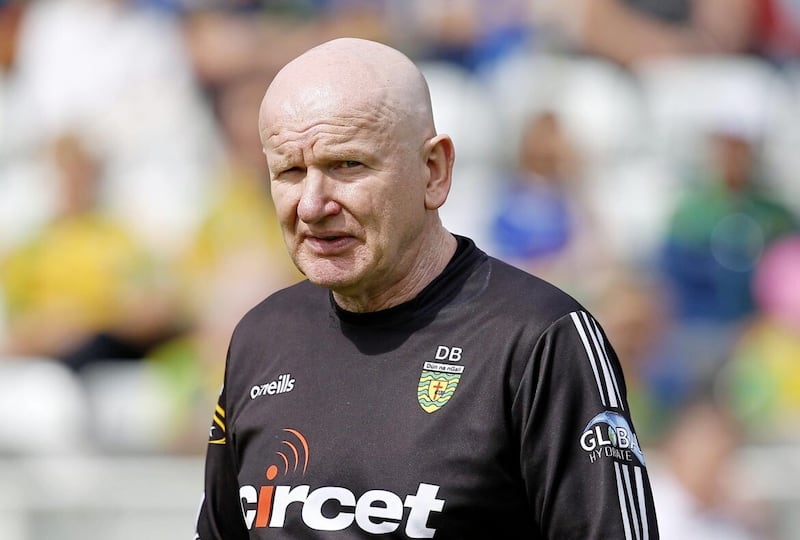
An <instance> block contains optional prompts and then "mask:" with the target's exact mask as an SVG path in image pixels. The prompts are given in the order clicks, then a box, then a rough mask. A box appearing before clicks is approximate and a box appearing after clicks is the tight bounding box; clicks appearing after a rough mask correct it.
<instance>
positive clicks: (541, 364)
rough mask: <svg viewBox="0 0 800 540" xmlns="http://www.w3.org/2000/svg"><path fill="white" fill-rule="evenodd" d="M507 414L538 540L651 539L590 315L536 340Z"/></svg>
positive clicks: (603, 343) (640, 474) (613, 382)
mask: <svg viewBox="0 0 800 540" xmlns="http://www.w3.org/2000/svg"><path fill="white" fill-rule="evenodd" d="M512 414H513V418H514V422H515V425H517V426H518V428H519V430H520V431H519V437H520V451H521V459H520V463H521V468H522V474H523V479H524V482H525V488H526V491H527V496H528V500H529V503H530V505H531V509H532V512H533V517H534V520H535V521H536V523H537V525H538V528H539V529H540V531H541V533H542V536H543V537H544V538H552V539H555V538H582V539H587V540H588V539H601V538H602V539H608V538H619V539H625V540H634V539H635V540H654V539H658V538H659V533H658V527H657V523H656V516H655V509H654V504H653V494H652V490H651V486H650V480H649V477H648V473H647V468H646V464H645V458H644V454H643V452H642V450H641V448H640V447H639V443H638V440H637V438H636V434H635V431H634V428H633V423H632V421H631V415H630V411H629V408H628V403H627V397H626V387H625V381H624V378H623V373H622V369H621V366H620V364H619V360H618V358H617V356H616V354H615V352H614V350H613V348H612V347H611V345H610V344H609V343H608V340H607V338H606V336H605V334H604V333H603V331H602V329H601V328H600V326H599V325H598V323H597V322H596V321H595V320H594V319H593V318H592V317H591V315H589V314H588V313H586V312H584V311H576V312H573V313H570V314H569V315H567V316H564V317H562V318H561V319H559V320H558V321H556V322H555V323H554V324H552V325H551V326H550V327H549V328H548V329H547V330H546V331H545V332H544V333H543V334H542V335H541V336H540V338H539V339H538V340H537V342H536V344H535V345H534V346H533V349H532V356H531V358H530V361H529V364H528V366H527V368H526V370H525V373H524V376H523V379H522V381H521V384H520V387H519V389H518V391H517V394H516V396H515V398H514V405H513V409H512Z"/></svg>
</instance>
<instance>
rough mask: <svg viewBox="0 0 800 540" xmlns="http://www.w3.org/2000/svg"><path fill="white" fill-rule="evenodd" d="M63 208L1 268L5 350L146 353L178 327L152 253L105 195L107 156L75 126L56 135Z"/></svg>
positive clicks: (77, 360)
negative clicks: (88, 143) (107, 205)
mask: <svg viewBox="0 0 800 540" xmlns="http://www.w3.org/2000/svg"><path fill="white" fill-rule="evenodd" d="M52 153H53V156H54V161H55V163H56V167H57V169H56V172H55V174H56V177H57V181H58V184H57V185H58V190H59V197H60V198H59V201H60V206H59V209H58V213H57V216H56V217H55V218H54V219H53V220H52V222H50V223H48V224H46V225H45V226H44V227H43V228H42V229H41V230H38V231H35V232H34V233H33V234H32V236H31V238H29V239H28V241H27V243H25V244H23V245H21V246H19V247H18V248H17V249H15V250H13V251H12V252H11V253H9V254H8V255H7V256H6V257H5V258H4V260H2V265H1V266H0V269H1V270H2V272H0V278H1V279H2V287H3V289H4V291H5V296H6V303H7V306H6V307H7V317H8V326H9V331H8V334H9V335H8V341H9V343H8V347H9V351H7V352H8V353H11V354H16V355H22V356H47V357H54V358H59V359H62V360H64V361H65V362H67V363H68V364H70V365H71V366H72V367H75V368H76V369H77V368H80V367H82V366H83V365H85V364H86V363H87V362H90V361H93V360H98V359H107V358H119V357H133V358H139V357H140V356H141V355H142V354H143V352H144V351H145V350H146V349H147V348H148V347H149V346H150V345H152V344H153V343H154V342H156V341H158V340H159V339H161V338H162V337H163V334H164V333H168V332H170V331H171V329H172V327H171V325H170V324H169V323H170V321H171V317H170V312H171V303H170V300H169V298H170V297H169V295H168V294H164V289H163V288H162V283H160V281H161V279H162V277H161V275H160V274H159V273H158V267H157V265H156V260H155V258H154V257H153V256H152V255H151V254H150V253H149V252H148V251H147V250H146V249H145V248H144V247H143V246H142V245H141V244H139V243H138V242H137V240H136V238H135V236H134V235H133V234H131V232H130V231H129V230H128V229H127V228H126V227H125V225H124V224H122V223H121V222H120V221H119V220H117V219H116V218H115V217H114V216H112V215H110V214H108V213H107V212H105V211H104V209H103V207H102V203H101V202H100V201H99V196H100V193H101V185H100V184H101V181H102V179H103V169H102V161H101V160H100V159H99V158H98V157H96V156H95V155H93V153H92V152H91V151H90V149H89V148H88V147H87V146H86V144H85V142H84V141H83V140H82V139H81V138H80V137H79V136H77V135H75V134H65V135H63V136H62V137H59V138H58V139H57V140H56V141H55V142H54V143H53V145H52Z"/></svg>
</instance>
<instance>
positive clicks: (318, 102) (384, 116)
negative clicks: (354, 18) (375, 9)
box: [259, 38, 436, 142]
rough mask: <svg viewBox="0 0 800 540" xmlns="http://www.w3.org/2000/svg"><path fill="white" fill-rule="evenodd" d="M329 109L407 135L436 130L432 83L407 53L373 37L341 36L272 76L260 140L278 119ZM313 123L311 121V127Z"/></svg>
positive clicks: (303, 118) (301, 118) (262, 113)
mask: <svg viewBox="0 0 800 540" xmlns="http://www.w3.org/2000/svg"><path fill="white" fill-rule="evenodd" d="M324 108H328V109H331V110H335V111H336V112H337V113H342V112H345V113H346V112H347V111H352V112H353V114H355V115H357V116H359V117H363V115H364V114H365V113H368V114H370V115H374V117H375V118H374V119H375V121H376V122H383V123H387V124H391V125H394V127H396V128H397V129H400V130H402V132H403V134H404V135H408V136H411V135H412V134H416V135H417V137H422V138H429V137H432V136H433V135H435V133H436V131H435V128H434V123H433V113H432V111H431V99H430V93H429V90H428V85H427V83H426V82H425V79H424V77H423V76H422V73H421V72H420V71H419V69H418V68H417V66H416V65H414V63H413V62H412V61H411V60H410V59H409V58H408V57H407V56H405V55H404V54H403V53H401V52H400V51H398V50H396V49H393V48H391V47H389V46H387V45H383V44H381V43H378V42H375V41H369V40H365V39H357V38H339V39H334V40H332V41H328V42H326V43H323V44H321V45H318V46H317V47H314V48H312V49H310V50H308V51H307V52H305V53H303V54H302V55H300V56H299V57H297V58H295V59H294V60H292V61H291V62H289V63H288V64H287V65H286V66H284V68H283V69H282V70H281V71H280V72H278V74H277V75H276V76H275V78H274V79H273V81H272V83H271V84H270V86H269V88H268V89H267V93H266V95H265V96H264V100H263V102H262V104H261V111H260V114H259V132H260V133H261V138H262V142H265V139H267V138H269V137H270V136H271V135H273V134H274V133H273V132H272V129H271V126H273V125H274V124H275V122H276V120H277V119H278V118H285V117H286V116H290V117H293V118H295V119H296V120H298V121H300V122H301V123H302V122H303V121H310V120H311V119H312V118H315V117H316V118H318V117H319V114H320V112H321V111H322V110H323V109H324ZM308 127H310V126H308Z"/></svg>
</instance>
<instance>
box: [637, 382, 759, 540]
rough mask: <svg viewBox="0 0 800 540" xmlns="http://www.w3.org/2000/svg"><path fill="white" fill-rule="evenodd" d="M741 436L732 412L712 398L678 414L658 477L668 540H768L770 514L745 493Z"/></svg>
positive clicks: (655, 483) (659, 501)
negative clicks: (740, 460) (739, 452)
mask: <svg viewBox="0 0 800 540" xmlns="http://www.w3.org/2000/svg"><path fill="white" fill-rule="evenodd" d="M740 437H741V434H740V432H739V431H738V427H737V425H736V423H735V421H734V420H733V419H732V417H731V415H730V412H729V411H727V410H726V409H725V408H724V407H720V406H719V405H717V404H715V403H714V402H713V401H712V400H711V399H709V398H699V399H697V400H693V401H689V402H687V403H686V404H685V406H684V407H683V408H682V409H681V410H680V411H679V412H678V413H677V414H676V416H675V419H674V421H673V423H672V425H671V427H670V429H669V430H668V432H667V434H666V437H665V439H664V441H663V443H662V457H663V462H662V466H661V467H660V468H659V471H658V472H657V473H655V474H654V478H653V489H654V492H655V493H656V494H657V497H656V511H657V512H658V518H659V525H660V527H661V534H662V537H663V538H687V539H688V538H697V539H700V538H702V539H703V540H761V539H764V538H768V536H766V535H767V533H768V532H769V531H768V530H767V527H766V525H765V524H766V523H767V522H766V520H765V518H766V517H767V515H766V512H765V509H764V508H761V507H760V506H758V505H756V504H754V503H752V502H750V501H747V500H746V499H745V497H744V496H743V491H742V489H740V486H746V485H747V484H746V480H745V478H744V474H743V471H742V470H741V469H739V468H738V465H737V461H736V459H737V450H738V449H739V448H740V445H741V438H740Z"/></svg>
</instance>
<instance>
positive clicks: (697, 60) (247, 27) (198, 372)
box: [0, 0, 800, 539]
mask: <svg viewBox="0 0 800 540" xmlns="http://www.w3.org/2000/svg"><path fill="white" fill-rule="evenodd" d="M344 35H348V36H357V37H365V38H369V39H375V40H379V41H383V42H386V43H389V44H391V45H393V46H395V47H397V48H399V49H400V50H402V51H404V52H405V53H407V54H408V55H409V56H410V57H411V58H413V59H414V60H415V61H417V62H418V63H419V64H420V66H421V67H422V69H423V72H424V73H425V74H426V76H427V78H428V80H429V83H430V86H431V94H432V98H433V101H434V109H435V115H436V122H437V127H438V129H439V130H440V131H442V132H446V133H449V134H450V135H451V136H453V138H454V141H455V145H456V152H457V159H456V171H455V179H454V187H453V191H452V194H451V197H450V200H449V201H448V203H447V204H446V205H445V208H444V212H443V219H444V220H445V223H446V225H448V227H449V228H450V229H451V230H452V231H453V232H456V233H460V234H465V235H469V236H472V237H473V238H475V239H476V240H477V241H478V243H479V245H481V246H482V247H483V248H484V249H485V250H486V251H488V252H490V253H491V254H493V255H496V256H498V257H500V258H502V259H504V260H507V261H509V262H511V263H513V264H515V265H517V266H520V267H521V268H524V269H526V270H528V271H530V272H532V273H535V274H538V275H541V276H542V277H545V278H546V279H549V280H550V281H552V282H554V283H556V284H557V285H559V286H561V287H562V288H564V289H565V290H567V291H568V292H570V293H571V294H573V295H574V296H576V297H577V298H578V299H579V300H580V301H582V302H583V303H584V304H585V305H586V306H587V307H588V308H589V309H591V310H592V311H593V312H594V313H595V314H596V315H597V317H598V319H599V320H600V321H601V322H602V323H603V325H604V327H605V329H606V331H607V332H608V334H609V338H610V340H611V341H612V343H614V345H615V347H616V349H617V351H618V353H619V355H620V359H621V361H622V363H623V366H624V369H625V370H626V377H627V384H628V392H629V396H630V401H631V407H632V410H633V416H634V420H635V421H636V423H637V428H638V431H639V432H640V438H641V439H642V441H643V443H644V444H645V445H646V446H651V447H654V448H658V449H660V454H659V455H663V459H664V464H665V468H664V469H665V470H666V471H669V472H670V476H669V478H665V479H663V480H659V482H661V483H660V484H657V485H656V499H657V503H658V502H659V499H660V500H661V501H663V502H662V503H661V504H662V505H663V506H664V512H665V513H667V512H672V513H673V514H674V515H675V516H676V517H675V518H674V519H670V520H668V522H666V526H668V527H671V529H669V530H670V531H671V533H670V536H669V537H673V536H674V537H676V538H695V537H696V538H706V539H707V538H716V537H719V538H723V537H724V538H728V539H730V538H766V537H768V534H769V531H768V529H769V526H768V522H769V520H768V519H764V517H763V515H762V514H761V513H760V512H762V509H758V508H752V507H749V508H747V509H744V510H743V509H742V507H741V504H742V501H735V500H729V499H730V495H731V494H732V493H736V490H735V489H732V488H731V486H730V483H731V482H735V481H736V479H735V478H734V475H731V474H730V472H729V471H728V470H727V469H726V467H727V466H728V461H729V460H731V459H733V456H734V455H735V450H736V448H737V447H739V446H740V445H744V444H783V443H798V435H797V433H798V432H799V431H800V430H799V429H798V428H800V179H798V178H797V177H798V175H800V172H798V171H800V152H798V149H800V122H797V121H796V119H797V118H800V4H798V2H796V1H793V0H568V1H567V0H564V1H558V0H497V1H491V2H484V1H482V0H436V1H428V0H261V1H258V0H38V1H34V0H30V1H23V0H0V353H1V354H2V359H0V393H2V394H3V396H5V398H4V399H5V400H6V401H3V403H10V400H12V399H13V400H14V402H13V403H12V404H11V406H12V407H13V408H14V409H19V408H20V407H22V406H21V405H20V403H28V402H29V401H30V399H31V396H30V392H34V393H35V395H36V399H37V400H40V399H41V398H42V395H44V394H47V395H51V396H55V398H54V399H56V398H58V396H59V394H58V391H57V388H61V387H63V386H64V384H66V383H65V382H64V381H65V380H66V379H65V378H64V374H63V373H57V372H55V371H53V369H52V368H53V367H55V366H56V365H57V366H58V367H59V369H62V368H63V369H65V370H67V371H68V372H69V374H70V375H69V380H77V381H78V383H79V391H80V393H81V396H82V397H81V399H82V400H84V401H85V404H86V408H85V409H81V411H83V413H85V414H81V415H78V416H82V417H83V419H82V421H83V422H84V424H81V425H80V426H81V429H76V428H75V427H74V425H71V426H70V425H67V426H66V427H65V422H64V421H63V420H64V418H66V417H67V414H68V412H69V411H68V409H69V408H68V407H67V406H66V405H63V404H61V405H59V406H58V407H57V408H58V409H59V410H58V411H57V413H52V414H51V416H49V417H47V413H44V412H41V415H42V418H45V417H47V418H51V419H53V420H54V421H53V422H52V423H53V424H58V425H60V427H61V429H62V432H59V433H58V435H57V437H56V438H57V440H58V444H61V445H66V444H68V442H69V441H76V442H75V444H76V445H77V444H81V445H85V444H86V441H87V440H90V441H91V440H94V441H95V442H96V443H98V444H99V445H100V447H103V445H105V448H106V449H108V448H110V449H112V450H113V449H117V450H124V449H126V448H127V449H130V448H139V449H145V450H150V451H153V450H155V451H166V452H176V453H188V454H200V453H202V452H203V451H204V437H203V433H204V431H205V429H206V426H207V424H208V419H209V418H210V416H209V414H210V411H211V410H212V409H213V403H214V400H215V398H216V394H217V392H218V390H219V388H218V386H219V384H220V381H221V378H222V373H221V372H222V369H223V367H224V361H225V354H226V347H227V340H228V338H229V337H230V333H231V331H232V329H233V326H234V325H235V323H236V322H237V321H238V319H239V317H241V316H242V315H243V313H244V312H245V311H246V310H247V309H249V308H250V307H251V306H252V305H254V304H255V303H256V302H257V301H258V300H259V299H261V298H263V297H264V296H265V295H267V294H269V293H270V292H271V291H274V290H276V289H277V288H279V287H282V286H285V285H288V284H291V283H293V282H295V281H297V280H298V279H300V277H301V276H299V274H298V273H297V272H296V271H295V270H294V269H293V267H292V266H291V264H290V261H289V260H288V257H287V256H286V254H285V252H284V249H283V244H282V239H281V237H280V232H279V230H278V228H277V224H276V223H275V220H274V216H273V210H272V206H271V201H270V195H269V186H268V181H267V174H266V164H265V162H264V159H263V154H262V152H261V148H260V143H259V139H258V133H257V129H256V119H257V111H258V106H259V103H260V100H261V97H262V95H263V92H264V91H265V89H266V87H267V85H268V84H269V81H270V80H271V78H272V76H273V75H274V73H275V72H276V70H277V69H279V68H280V66H282V65H283V64H284V63H285V62H286V61H288V60H289V59H291V58H292V57H294V56H295V55H296V54H298V53H299V52H301V51H303V50H305V49H307V48H308V47H310V46H312V45H314V44H317V43H320V42H322V41H324V40H327V39H330V38H333V37H337V36H344ZM532 301H535V299H532ZM3 365H5V366H6V367H5V368H4V367H3ZM21 365H29V366H37V369H40V370H41V371H39V372H36V373H35V374H33V375H30V376H27V375H24V372H23V368H21V367H20V366H21ZM12 375H13V376H12ZM26 377H29V378H26ZM48 381H52V385H53V386H52V387H48ZM26 384H27V386H26ZM59 385H61V386H59ZM126 392H130V393H131V394H130V395H133V396H135V399H134V401H135V402H136V403H135V404H134V405H130V404H126V403H125V402H124V401H123V399H122V398H123V396H124V395H125V393H126ZM65 395H66V390H65ZM0 399H2V398H0ZM26 400H28V401H26ZM37 402H38V401H37ZM40 408H41V407H40ZM5 410H8V409H5ZM37 410H38V409H37ZM37 414H38V413H37ZM18 420H19V423H20V425H19V428H18V430H17V431H14V429H13V428H8V427H7V428H8V430H7V432H6V435H9V434H10V436H9V439H10V442H9V441H6V440H1V441H0V445H2V446H3V448H4V449H5V450H9V449H14V448H15V447H14V444H17V445H18V446H17V447H16V448H17V450H19V449H20V448H22V449H24V450H25V451H28V450H30V448H33V447H34V446H35V445H37V444H38V445H45V446H46V444H45V443H46V441H45V442H43V441H44V439H43V438H42V435H41V434H36V435H33V434H31V432H33V431H35V430H36V429H35V428H34V429H31V426H35V425H36V424H35V420H36V416H35V414H34V413H31V416H26V413H25V411H21V414H20V415H19V418H18ZM120 424H125V426H126V427H127V428H128V429H127V430H124V429H123V426H122V425H120ZM137 426H138V427H137ZM137 429H138V430H139V431H136V430H137ZM26 430H27V431H26ZM81 430H83V431H81ZM132 432H133V435H131V433H132ZM2 437H3V435H0V438H2ZM25 441H29V442H25ZM77 441H79V442H77ZM142 441H145V442H142ZM26 444H27V445H28V446H25V445H26ZM126 444H127V445H128V446H127V447H126V446H125V445H126ZM137 445H138V446H137ZM666 465H668V466H666ZM723 484H725V485H723ZM659 486H663V488H662V491H661V492H659V489H658V488H659ZM662 494H663V495H662ZM660 495H661V496H660ZM678 516H687V517H686V518H685V520H681V519H680V517H678ZM698 516H700V517H698ZM662 521H664V520H662ZM693 535H694V536H693ZM715 535H716V536H715ZM665 537H668V536H666V535H665Z"/></svg>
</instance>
